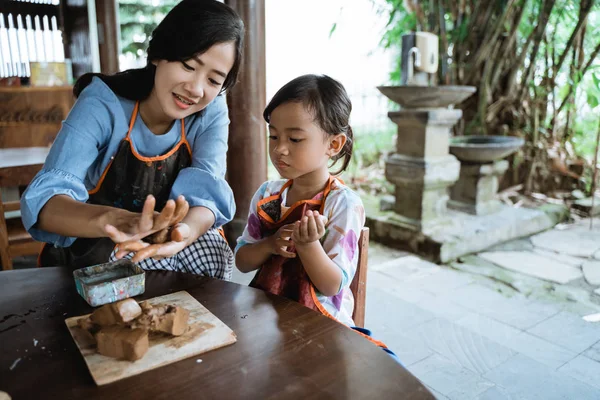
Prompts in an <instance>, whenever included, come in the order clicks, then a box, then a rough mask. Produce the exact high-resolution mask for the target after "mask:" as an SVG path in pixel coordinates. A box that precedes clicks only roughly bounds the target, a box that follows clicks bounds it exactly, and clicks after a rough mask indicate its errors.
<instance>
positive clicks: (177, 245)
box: [115, 223, 191, 262]
mask: <svg viewBox="0 0 600 400" xmlns="http://www.w3.org/2000/svg"><path fill="white" fill-rule="evenodd" d="M161 232H162V231H161ZM190 233H191V230H190V227H189V226H188V224H185V223H180V224H177V225H176V226H175V227H174V228H173V229H172V230H170V231H169V237H168V239H169V240H168V241H163V242H160V243H155V244H150V243H147V242H143V241H141V240H139V239H134V240H129V241H126V242H123V243H120V244H118V245H117V249H118V250H117V253H116V254H115V258H117V259H121V258H123V257H125V255H127V254H129V253H135V255H134V256H133V258H132V259H131V261H133V262H140V261H142V260H144V259H146V258H149V257H152V258H154V259H155V260H160V259H161V258H165V257H172V256H174V255H175V254H177V253H179V252H180V251H181V250H183V249H184V248H185V247H187V246H188V245H189V244H190V243H188V242H189V239H190Z"/></svg>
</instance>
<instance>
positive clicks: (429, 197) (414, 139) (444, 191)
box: [382, 108, 462, 230]
mask: <svg viewBox="0 0 600 400" xmlns="http://www.w3.org/2000/svg"><path fill="white" fill-rule="evenodd" d="M388 116H389V117H390V119H391V120H392V121H393V122H394V123H395V124H396V125H398V136H397V146H396V152H395V153H394V154H392V155H390V156H389V157H388V158H387V160H386V163H385V164H386V165H385V176H386V179H387V180H388V181H390V182H391V183H393V184H394V185H395V186H396V189H395V199H394V204H393V206H392V207H390V205H389V204H382V208H388V209H389V208H391V209H393V210H394V211H395V212H396V213H397V214H398V218H399V219H400V221H402V222H403V223H405V224H406V225H408V227H409V228H412V229H415V230H423V229H427V228H428V227H429V226H433V225H435V224H439V223H442V222H443V219H444V215H445V213H446V204H447V202H448V198H449V197H448V187H450V186H451V185H452V184H453V183H454V182H456V180H457V179H458V176H459V170H460V163H459V162H458V160H457V159H456V158H455V157H454V156H453V155H451V154H450V153H449V152H448V149H449V138H450V129H451V128H452V126H453V125H454V124H455V123H456V121H458V119H459V118H460V117H461V116H462V111H461V110H449V109H441V108H440V109H407V110H401V111H396V112H390V113H388Z"/></svg>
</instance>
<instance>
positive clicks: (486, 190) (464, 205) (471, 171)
mask: <svg viewBox="0 0 600 400" xmlns="http://www.w3.org/2000/svg"><path fill="white" fill-rule="evenodd" d="M507 169H508V161H506V160H501V161H496V162H494V163H490V164H475V163H474V164H469V163H462V164H461V167H460V176H459V179H458V181H457V182H456V184H455V185H454V186H453V187H452V188H451V190H450V201H449V203H448V207H450V208H452V209H454V210H458V211H462V212H466V213H469V214H472V215H487V214H492V213H494V212H497V211H498V210H499V209H500V207H501V203H500V201H499V200H497V199H496V194H497V192H498V183H499V179H500V177H502V175H504V173H505V172H506V170H507Z"/></svg>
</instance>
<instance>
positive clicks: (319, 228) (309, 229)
mask: <svg viewBox="0 0 600 400" xmlns="http://www.w3.org/2000/svg"><path fill="white" fill-rule="evenodd" d="M326 223H327V218H325V217H324V216H323V215H320V214H319V212H318V211H310V210H309V211H307V212H306V214H305V215H304V217H302V218H301V219H300V221H296V222H295V223H294V230H293V233H292V242H294V244H295V245H296V246H302V245H304V244H309V243H312V242H316V241H318V240H319V239H321V238H322V237H323V235H325V224H326Z"/></svg>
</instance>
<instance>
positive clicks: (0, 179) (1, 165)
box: [0, 147, 50, 187]
mask: <svg viewBox="0 0 600 400" xmlns="http://www.w3.org/2000/svg"><path fill="white" fill-rule="evenodd" d="M49 151H50V148H49V147H16V148H10V149H0V187H9V186H25V185H27V184H29V182H31V180H32V179H33V177H34V176H35V174H37V173H38V171H39V170H41V169H42V166H43V165H44V162H45V161H46V157H47V156H48V152H49Z"/></svg>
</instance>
